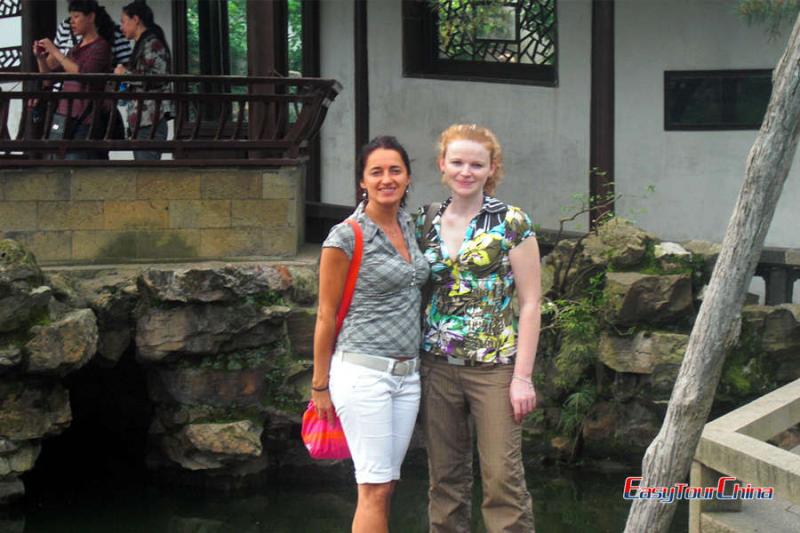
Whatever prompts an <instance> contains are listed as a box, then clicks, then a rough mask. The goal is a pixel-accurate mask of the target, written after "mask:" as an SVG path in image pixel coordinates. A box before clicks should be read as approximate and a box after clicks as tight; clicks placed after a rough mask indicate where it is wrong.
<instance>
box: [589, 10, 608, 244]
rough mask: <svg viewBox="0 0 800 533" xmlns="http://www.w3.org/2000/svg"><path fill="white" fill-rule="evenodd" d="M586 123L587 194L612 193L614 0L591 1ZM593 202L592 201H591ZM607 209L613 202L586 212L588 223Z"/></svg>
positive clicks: (595, 195)
mask: <svg viewBox="0 0 800 533" xmlns="http://www.w3.org/2000/svg"><path fill="white" fill-rule="evenodd" d="M590 114H591V118H590V125H589V136H590V141H589V194H590V196H591V197H592V198H598V197H608V195H613V194H614V0H594V1H593V2H592V89H591V111H590ZM593 203H595V202H593ZM609 211H612V212H613V211H614V204H613V202H612V203H611V204H609V205H606V206H604V207H602V208H600V207H598V208H595V209H592V210H591V211H590V212H589V226H590V227H592V228H593V227H595V225H596V221H597V220H598V219H599V218H600V217H602V216H603V215H604V214H606V213H608V212H609Z"/></svg>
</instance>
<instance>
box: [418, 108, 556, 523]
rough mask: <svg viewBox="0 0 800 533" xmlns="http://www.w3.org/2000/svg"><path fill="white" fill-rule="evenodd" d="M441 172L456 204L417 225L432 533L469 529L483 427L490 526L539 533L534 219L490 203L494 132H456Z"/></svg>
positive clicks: (449, 134) (447, 139)
mask: <svg viewBox="0 0 800 533" xmlns="http://www.w3.org/2000/svg"><path fill="white" fill-rule="evenodd" d="M438 166H439V170H440V171H441V176H442V182H443V183H444V185H445V186H446V187H447V188H448V189H449V191H450V197H449V198H448V199H447V201H445V202H444V203H443V204H441V206H440V207H438V209H436V206H434V207H433V208H428V209H423V210H422V211H423V212H420V214H419V216H418V217H417V237H418V238H419V239H420V248H422V250H423V253H424V255H425V258H426V259H427V261H428V263H429V264H430V267H431V297H430V302H428V303H427V305H426V308H425V310H424V314H423V316H424V325H423V342H422V350H421V352H422V359H423V362H422V423H423V428H424V429H425V434H426V441H427V450H428V465H429V474H430V493H429V496H430V502H429V519H430V531H431V532H433V533H441V532H445V531H447V532H450V531H470V529H471V524H472V520H471V507H472V480H473V475H472V456H473V449H472V442H473V431H474V432H475V433H477V443H478V451H479V452H480V453H479V459H480V469H481V481H482V484H483V503H482V511H483V520H484V524H485V526H486V530H487V531H488V532H489V533H495V532H500V531H503V532H508V533H512V532H518V533H530V532H531V531H533V530H534V524H533V512H532V508H531V497H530V494H529V493H528V490H527V488H526V485H525V472H524V469H523V466H522V451H521V446H522V426H521V423H522V420H523V418H524V417H525V415H527V414H528V413H530V412H531V411H532V410H533V409H534V408H535V407H536V391H535V389H534V386H533V380H532V375H533V363H534V358H535V356H536V346H537V342H538V337H539V324H540V318H539V293H540V282H539V249H538V245H537V243H536V238H535V237H534V233H533V227H532V225H531V220H530V218H528V215H526V214H525V213H524V212H523V211H522V210H521V209H519V208H518V207H514V206H511V205H508V204H506V203H504V202H502V201H500V200H498V199H496V198H494V197H493V196H492V195H493V194H494V190H495V187H496V186H497V184H498V182H499V181H500V178H501V177H502V173H503V160H502V152H501V148H500V144H499V143H498V142H497V138H496V137H495V135H494V134H493V133H492V132H491V131H490V130H488V129H486V128H483V127H480V126H476V125H474V124H473V125H465V124H457V125H454V126H451V127H449V128H447V129H446V130H445V131H444V132H442V134H441V136H440V138H439V156H438ZM426 211H427V212H426ZM515 297H516V298H518V301H519V315H518V318H517V317H516V316H515V311H514V306H513V303H512V302H513V301H514V300H515V299H516V298H515ZM470 416H472V418H473V420H474V426H473V425H471V424H470V423H469V418H470ZM473 427H474V429H473Z"/></svg>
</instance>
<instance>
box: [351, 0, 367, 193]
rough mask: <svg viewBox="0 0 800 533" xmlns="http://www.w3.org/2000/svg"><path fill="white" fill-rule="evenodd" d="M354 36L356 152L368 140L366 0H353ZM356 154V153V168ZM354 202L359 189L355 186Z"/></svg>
mask: <svg viewBox="0 0 800 533" xmlns="http://www.w3.org/2000/svg"><path fill="white" fill-rule="evenodd" d="M354 3H355V4H354V5H355V10H354V11H355V16H354V21H353V22H354V32H353V33H354V37H355V39H354V40H355V83H354V84H353V85H354V88H355V91H354V92H355V131H356V152H358V151H359V150H360V149H361V147H362V146H364V145H365V144H367V143H368V142H369V63H368V61H369V55H368V52H367V0H354ZM357 161H358V156H357V155H356V168H357V165H358V163H357ZM355 198H356V203H358V202H359V201H360V200H361V191H360V190H359V187H358V186H356V191H355Z"/></svg>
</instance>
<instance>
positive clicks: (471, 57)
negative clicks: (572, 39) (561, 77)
mask: <svg viewBox="0 0 800 533" xmlns="http://www.w3.org/2000/svg"><path fill="white" fill-rule="evenodd" d="M437 18H438V20H437V28H438V34H439V57H440V58H442V59H453V60H457V61H493V62H498V63H526V64H533V65H552V64H553V63H554V62H555V55H556V44H555V29H556V3H555V0H521V1H490V2H475V1H469V0H439V1H438V7H437Z"/></svg>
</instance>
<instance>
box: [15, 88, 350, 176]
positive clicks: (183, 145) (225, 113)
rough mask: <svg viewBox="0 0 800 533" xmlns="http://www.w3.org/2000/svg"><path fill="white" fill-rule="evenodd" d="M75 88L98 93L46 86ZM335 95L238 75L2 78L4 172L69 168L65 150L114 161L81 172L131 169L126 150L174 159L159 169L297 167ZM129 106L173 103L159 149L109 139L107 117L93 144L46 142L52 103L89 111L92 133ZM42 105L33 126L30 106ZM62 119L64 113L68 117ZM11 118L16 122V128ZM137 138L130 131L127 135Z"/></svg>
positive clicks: (151, 143)
mask: <svg viewBox="0 0 800 533" xmlns="http://www.w3.org/2000/svg"><path fill="white" fill-rule="evenodd" d="M67 81H77V82H80V83H81V84H83V85H84V86H87V87H105V90H102V91H100V90H90V91H86V92H53V91H52V90H49V89H44V88H43V87H45V86H48V85H52V84H57V83H64V82H67ZM145 82H146V83H150V84H168V87H169V88H170V91H169V92H152V93H148V92H127V91H126V92H123V91H120V90H119V87H120V84H121V83H127V84H137V83H145ZM340 89H341V86H340V85H339V83H338V82H336V81H335V80H330V79H319V78H283V77H236V76H188V75H169V76H141V75H139V76H137V75H128V76H116V75H113V74H23V73H0V157H2V158H3V159H4V160H5V164H6V166H16V167H26V166H64V165H67V166H70V165H75V164H76V163H75V161H65V160H64V155H65V153H66V152H67V151H70V150H81V149H83V150H87V149H91V150H108V151H109V152H110V153H111V160H110V161H109V160H83V161H80V164H81V165H87V166H108V165H112V166H127V165H136V164H137V163H136V162H135V161H131V160H129V159H128V160H126V159H121V158H119V157H117V155H119V154H120V153H122V152H129V151H132V150H154V151H156V150H157V151H161V152H163V153H165V154H171V155H172V158H171V159H170V158H167V159H165V160H162V161H160V162H156V163H151V162H148V164H156V165H161V166H191V165H203V166H207V165H217V164H222V165H225V164H228V165H229V164H230V163H231V161H230V159H237V160H238V161H237V163H236V164H237V165H256V166H259V165H260V166H264V165H268V166H276V165H294V164H297V163H299V162H300V161H301V160H302V159H303V158H304V157H305V156H306V155H307V154H308V149H309V146H310V145H309V140H310V139H311V138H312V137H314V136H315V135H316V134H317V133H318V131H319V128H320V126H321V125H322V122H323V120H324V119H325V115H326V113H327V110H328V107H329V106H330V104H331V102H332V101H333V100H334V99H335V98H336V95H337V94H338V92H339V91H340ZM126 100H132V101H133V102H134V105H135V106H137V108H141V106H142V105H143V102H144V101H145V100H151V101H153V100H154V101H156V102H163V101H167V100H168V101H171V102H173V105H174V110H175V111H174V118H173V120H172V121H171V128H170V129H171V131H172V133H171V135H170V136H169V137H168V139H167V140H166V141H159V140H155V139H153V138H152V137H151V138H150V139H143V140H130V139H114V138H112V132H113V131H114V130H115V128H116V127H117V126H118V124H116V123H115V120H119V119H118V118H117V117H118V115H116V114H114V113H112V114H111V120H110V121H107V124H106V125H105V126H106V127H105V128H100V129H104V131H101V132H99V135H96V137H97V138H93V139H90V140H82V139H67V140H62V139H53V138H51V126H52V124H53V117H54V115H55V110H56V108H57V107H58V105H59V102H61V101H65V102H66V103H67V104H66V105H67V108H68V110H71V109H72V108H73V106H74V105H76V102H78V101H82V102H87V101H88V102H92V103H93V105H92V112H91V113H90V114H89V115H88V116H87V119H86V120H87V121H89V122H91V123H92V126H93V127H92V130H93V131H96V130H98V126H99V125H100V121H101V113H95V110H97V109H100V108H102V107H103V106H105V107H106V108H108V107H109V106H110V105H113V106H117V105H119V104H120V103H121V102H123V101H126ZM36 101H39V102H41V103H40V106H39V109H40V113H39V116H38V117H36V118H37V121H34V120H33V118H34V117H33V116H32V115H33V113H32V107H31V104H32V103H33V102H36ZM67 114H69V113H67ZM15 119H16V120H15ZM133 133H136V132H133Z"/></svg>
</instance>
